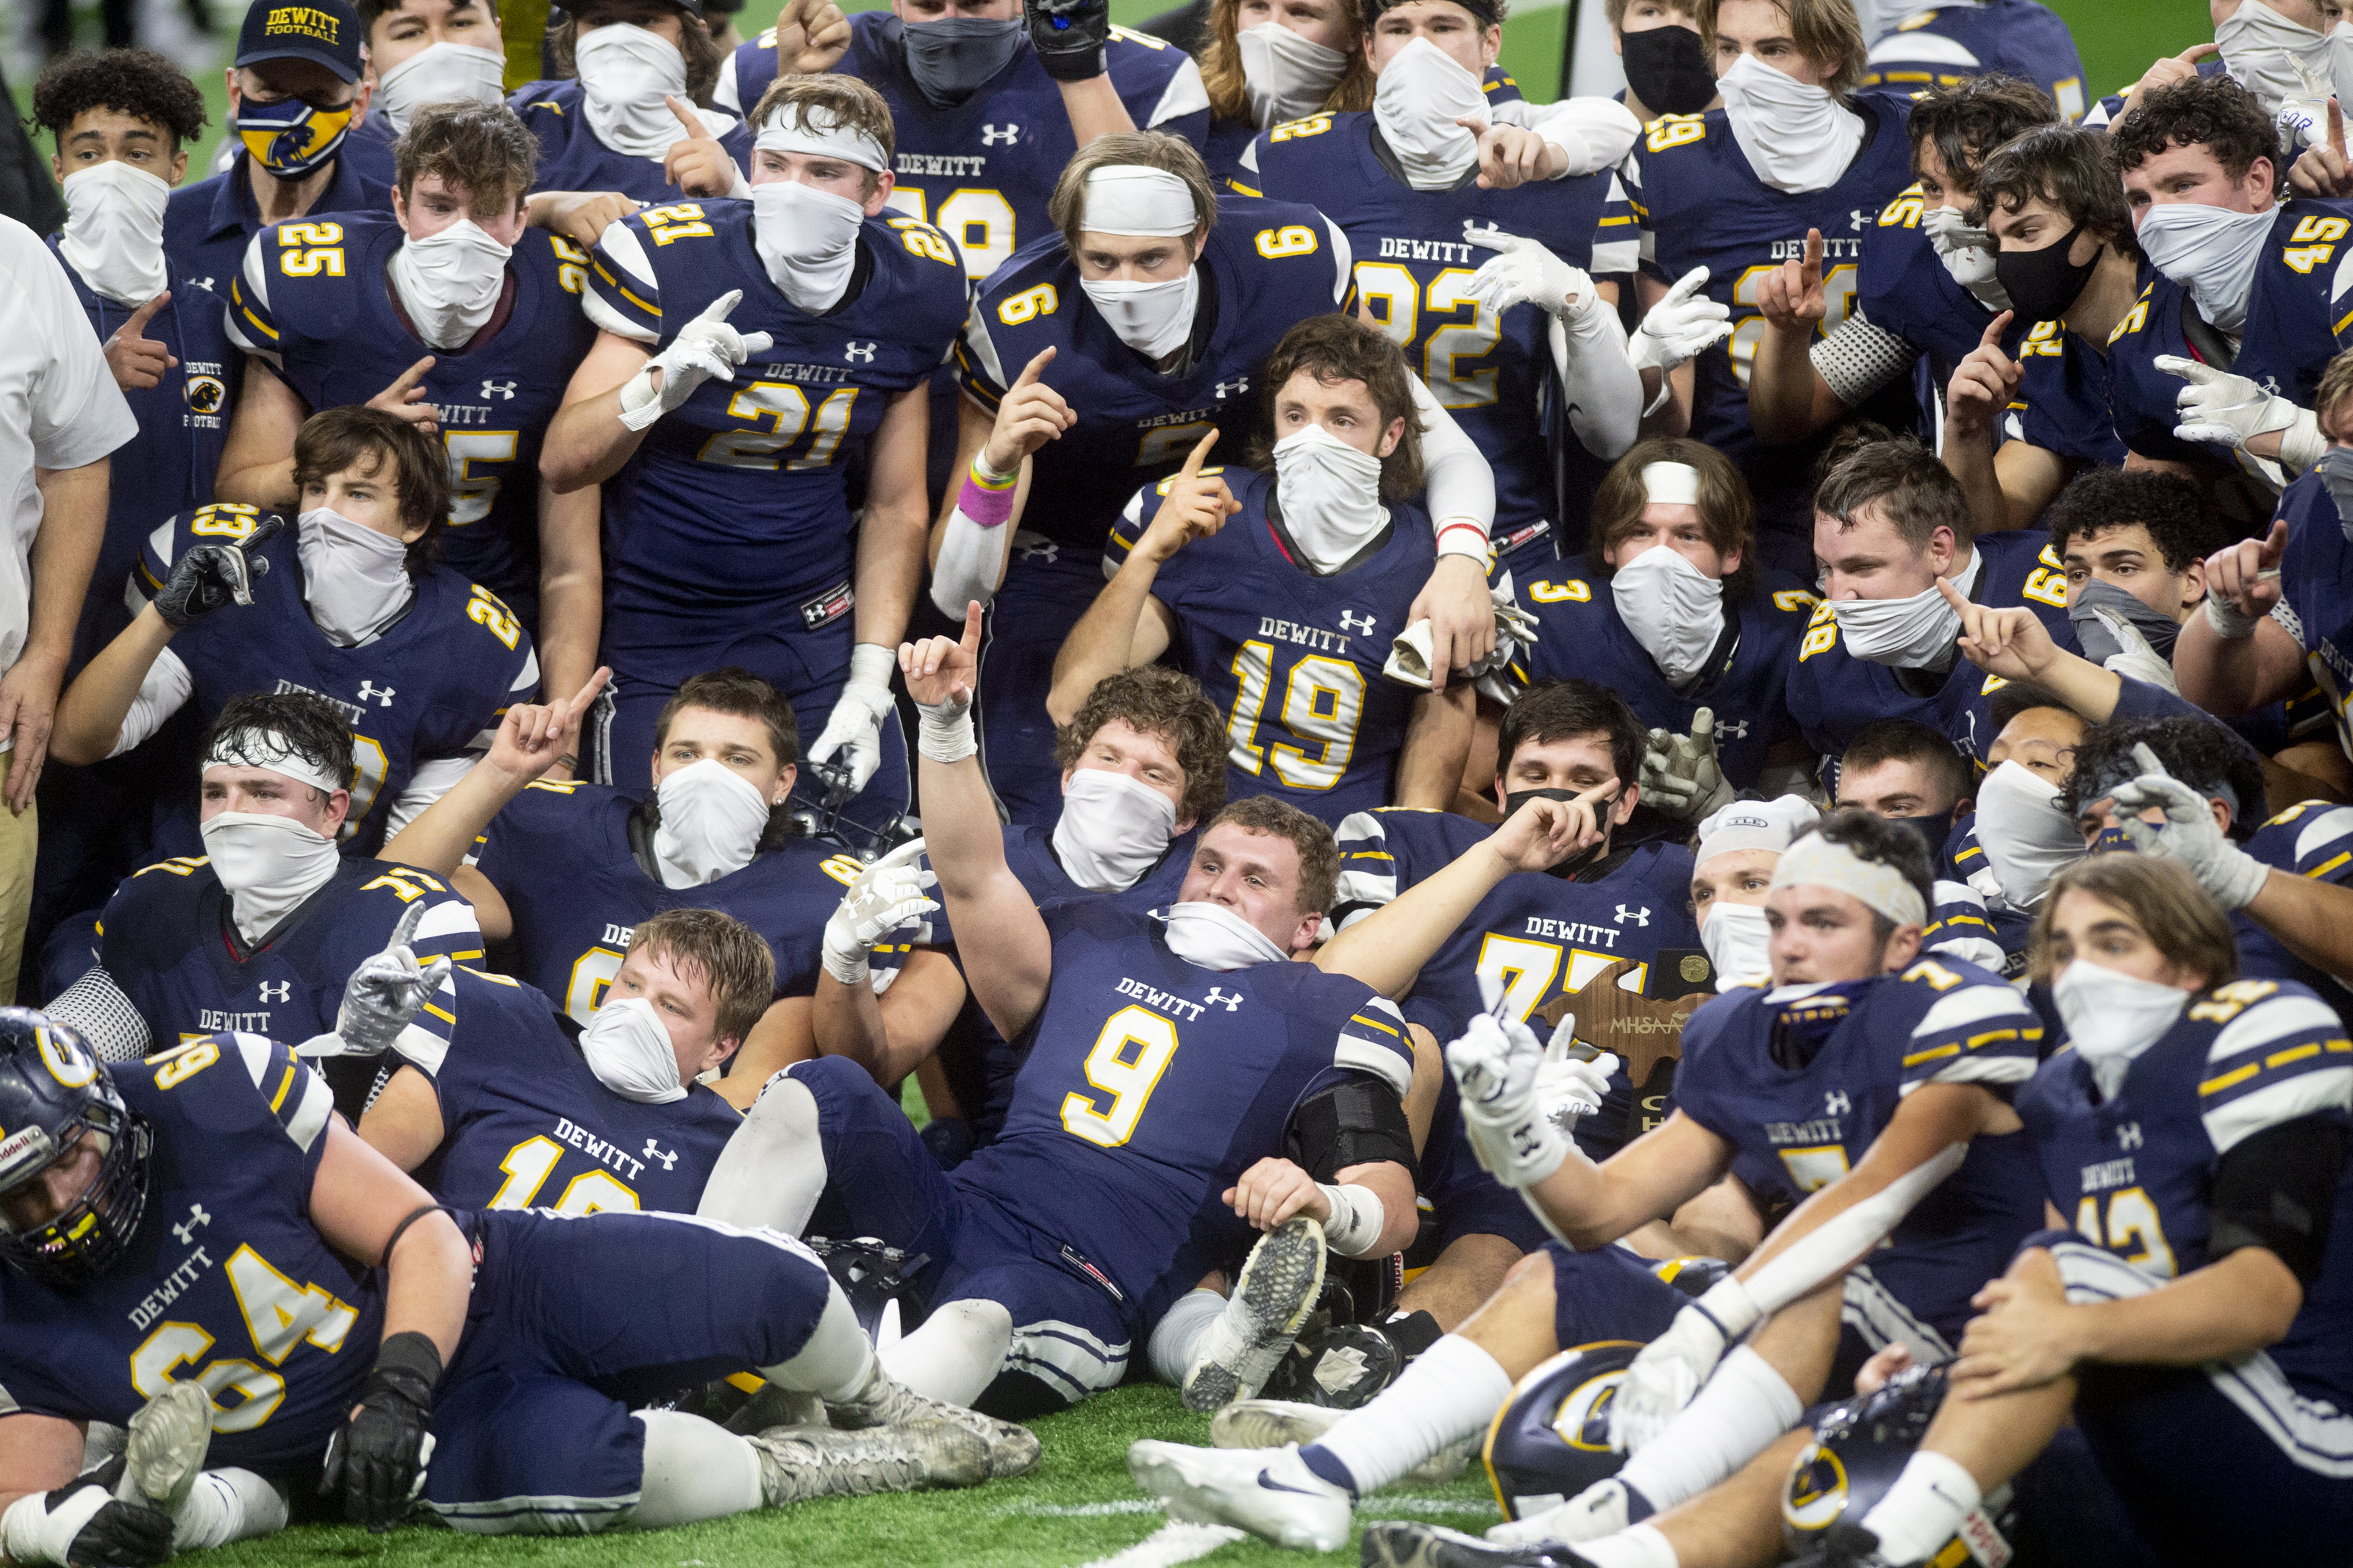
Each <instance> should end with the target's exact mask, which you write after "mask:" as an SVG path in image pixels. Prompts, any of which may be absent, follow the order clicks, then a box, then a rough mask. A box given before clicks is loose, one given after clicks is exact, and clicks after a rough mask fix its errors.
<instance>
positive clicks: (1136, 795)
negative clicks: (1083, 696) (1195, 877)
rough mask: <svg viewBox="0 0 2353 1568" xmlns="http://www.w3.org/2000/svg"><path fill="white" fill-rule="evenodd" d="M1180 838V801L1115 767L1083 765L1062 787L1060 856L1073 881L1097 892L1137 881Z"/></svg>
mask: <svg viewBox="0 0 2353 1568" xmlns="http://www.w3.org/2000/svg"><path fill="white" fill-rule="evenodd" d="M1174 837H1176V802H1175V801H1172V800H1170V799H1169V798H1168V797H1167V796H1166V795H1162V794H1161V793H1160V792H1159V791H1158V790H1156V789H1154V788H1153V787H1152V786H1151V785H1150V784H1145V783H1144V782H1143V781H1141V780H1139V779H1133V778H1130V777H1128V776H1127V774H1125V773H1113V772H1112V771H1111V770H1110V769H1109V768H1077V769H1074V770H1072V772H1071V782H1070V783H1069V784H1065V785H1064V786H1063V787H1062V816H1061V819H1060V821H1058V822H1056V823H1055V824H1054V858H1056V859H1058V860H1060V861H1061V863H1062V869H1063V870H1065V871H1067V872H1069V873H1070V876H1071V881H1073V882H1076V883H1077V884H1078V885H1079V886H1080V887H1082V888H1084V889H1088V890H1089V891H1090V892H1096V893H1119V892H1124V891H1126V890H1127V889H1130V888H1133V887H1134V886H1135V882H1136V879H1137V878H1139V877H1141V876H1143V875H1144V874H1145V872H1146V871H1149V870H1150V869H1152V868H1153V865H1154V864H1155V862H1156V861H1158V860H1159V858H1161V857H1162V856H1163V855H1166V853H1168V841H1169V840H1170V839H1172V838H1174Z"/></svg>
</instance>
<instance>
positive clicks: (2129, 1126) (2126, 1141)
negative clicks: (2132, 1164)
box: [2116, 1121, 2142, 1149]
mask: <svg viewBox="0 0 2353 1568" xmlns="http://www.w3.org/2000/svg"><path fill="white" fill-rule="evenodd" d="M2141 1143H2142V1138H2141V1135H2140V1123H2139V1122H2137V1121H2127V1122H2126V1123H2125V1124H2124V1125H2123V1126H2122V1127H2119V1128H2117V1129H2116V1147H2117V1148H2119V1149H2137V1148H2139V1147H2140V1146H2141Z"/></svg>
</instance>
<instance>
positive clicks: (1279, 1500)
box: [1127, 1439, 1355, 1552]
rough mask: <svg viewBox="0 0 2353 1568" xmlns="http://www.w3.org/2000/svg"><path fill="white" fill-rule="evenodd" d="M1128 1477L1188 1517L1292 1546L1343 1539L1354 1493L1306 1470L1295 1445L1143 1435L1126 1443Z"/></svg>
mask: <svg viewBox="0 0 2353 1568" xmlns="http://www.w3.org/2000/svg"><path fill="white" fill-rule="evenodd" d="M1127 1468H1128V1472H1129V1473H1130V1474H1131V1475H1133V1476H1134V1478H1135V1484H1136V1485H1137V1486H1140V1487H1142V1488H1143V1489H1145V1491H1147V1492H1150V1493H1151V1494H1153V1495H1154V1496H1155V1497H1157V1498H1159V1499H1160V1500H1163V1501H1164V1502H1166V1504H1167V1505H1168V1517H1169V1518H1171V1519H1176V1520H1183V1521H1186V1522H1187V1523H1191V1524H1229V1525H1232V1526H1234V1527H1235V1528H1237V1529H1240V1530H1247V1531H1250V1533H1251V1534H1252V1535H1255V1536H1257V1537H1259V1538H1260V1539H1261V1540H1262V1541H1271V1542H1274V1543H1275V1544H1276V1545H1277V1546H1287V1547H1289V1548H1291V1549H1292V1550H1293V1551H1294V1552H1337V1551H1338V1550H1340V1548H1341V1547H1343V1546H1345V1545H1346V1544H1347V1543H1348V1521H1349V1514H1350V1512H1351V1510H1352V1509H1353V1508H1354V1505H1355V1500H1354V1499H1352V1498H1350V1497H1349V1495H1348V1494H1347V1492H1346V1491H1345V1489H1342V1488H1339V1487H1335V1486H1334V1485H1333V1484H1332V1483H1331V1482H1330V1481H1327V1480H1325V1479H1324V1478H1323V1477H1321V1476H1319V1475H1317V1474H1316V1473H1315V1472H1314V1471H1313V1470H1311V1469H1309V1468H1307V1466H1306V1463H1305V1461H1303V1460H1302V1459H1301V1458H1300V1457H1299V1450H1298V1449H1296V1448H1195V1447H1188V1446H1187V1445H1185V1444H1183V1443H1156V1442H1153V1441H1150V1440H1148V1439H1147V1440H1145V1441H1143V1442H1139V1443H1134V1444H1131V1445H1129V1447H1128V1450H1127Z"/></svg>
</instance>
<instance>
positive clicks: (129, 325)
mask: <svg viewBox="0 0 2353 1568" xmlns="http://www.w3.org/2000/svg"><path fill="white" fill-rule="evenodd" d="M2330 101H2331V102H2332V103H2334V102H2335V101H2336V100H2333V99H2332V100H2330ZM171 302H172V291H171V290H170V289H164V291H163V292H162V293H161V294H158V295H156V296H155V297H154V298H153V300H148V301H147V302H146V303H145V304H143V305H142V306H140V307H139V309H137V310H133V311H132V312H131V319H130V320H129V321H125V322H123V323H122V331H123V333H124V334H125V335H126V336H129V337H134V338H135V337H139V336H141V335H142V334H143V333H144V332H145V331H146V330H147V323H148V322H149V321H153V320H154V319H155V312H156V311H158V310H162V309H163V308H164V306H166V305H168V304H170V303H171Z"/></svg>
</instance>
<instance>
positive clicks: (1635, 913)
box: [1618, 904, 1651, 926]
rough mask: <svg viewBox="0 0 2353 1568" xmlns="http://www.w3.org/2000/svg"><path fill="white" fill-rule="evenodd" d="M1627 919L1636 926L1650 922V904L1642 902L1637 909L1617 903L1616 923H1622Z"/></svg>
mask: <svg viewBox="0 0 2353 1568" xmlns="http://www.w3.org/2000/svg"><path fill="white" fill-rule="evenodd" d="M1627 921H1633V922H1634V923H1635V924H1636V925H1638V926H1647V925H1649V924H1650V923H1651V906H1650V905H1648V904H1644V905H1643V906H1642V907H1641V909H1639V910H1628V909H1627V908H1626V906H1625V905H1623V904H1620V905H1619V906H1618V923H1619V924H1620V925H1624V924H1625V923H1626V922H1627Z"/></svg>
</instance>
